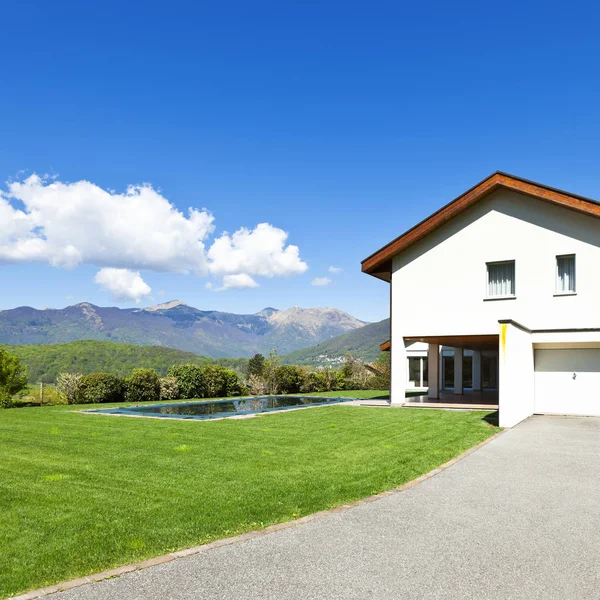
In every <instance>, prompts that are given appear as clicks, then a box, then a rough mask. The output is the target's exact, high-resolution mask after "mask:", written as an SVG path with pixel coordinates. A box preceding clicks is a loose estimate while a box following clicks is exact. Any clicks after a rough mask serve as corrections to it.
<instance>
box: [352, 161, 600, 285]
mask: <svg viewBox="0 0 600 600" xmlns="http://www.w3.org/2000/svg"><path fill="white" fill-rule="evenodd" d="M499 188H505V189H508V190H512V191H515V192H519V193H521V194H524V195H526V196H530V197H532V198H537V199H539V200H544V201H546V202H550V203H552V204H555V205H557V206H563V207H565V208H569V209H571V210H575V211H577V212H580V213H583V214H586V215H591V216H594V217H600V204H599V203H598V202H596V201H595V200H591V199H589V198H585V197H583V196H577V195H576V194H571V193H570V192H565V191H562V190H558V189H555V188H551V187H548V186H546V185H543V184H540V183H535V182H533V181H528V180H527V179H522V178H520V177H515V176H514V175H509V174H507V173H502V172H501V171H496V172H495V173H493V174H492V175H490V176H489V177H486V179H484V180H483V181H481V182H480V183H478V184H477V185H476V186H474V187H472V188H471V189H470V190H467V191H466V192H465V193H464V194H461V195H460V196H459V197H458V198H455V199H454V200H452V202H450V203H449V204H446V206H443V207H442V208H440V209H439V210H438V211H436V212H435V213H433V214H432V215H431V216H429V217H427V218H426V219H425V220H424V221H421V222H420V223H418V224H417V225H415V226H414V227H412V228H411V229H409V230H408V231H407V232H405V233H403V234H402V235H401V236H399V237H397V238H396V239H395V240H392V241H391V242H390V243H389V244H386V245H385V246H384V247H383V248H381V249H380V250H378V251H377V252H375V253H373V254H371V255H370V256H368V257H367V258H365V260H363V261H362V263H361V264H362V271H363V273H368V274H369V275H372V276H373V277H377V278H378V279H383V280H384V281H388V282H389V281H390V280H391V270H392V258H393V257H394V256H396V255H397V254H399V253H400V252H402V251H403V250H406V249H407V248H408V247H409V246H412V245H413V244H415V243H416V242H418V241H419V240H421V239H423V238H424V237H425V236H426V235H428V234H430V233H431V232H433V231H435V230H436V229H438V227H441V226H442V225H444V224H445V223H447V222H448V221H450V219H452V218H454V217H455V216H457V215H458V214H460V213H462V212H463V211H465V210H467V209H468V208H470V207H471V206H473V205H474V204H475V203H477V202H479V200H481V199H482V198H485V197H486V196H487V195H489V194H491V193H492V192H493V191H495V190H497V189H499Z"/></svg>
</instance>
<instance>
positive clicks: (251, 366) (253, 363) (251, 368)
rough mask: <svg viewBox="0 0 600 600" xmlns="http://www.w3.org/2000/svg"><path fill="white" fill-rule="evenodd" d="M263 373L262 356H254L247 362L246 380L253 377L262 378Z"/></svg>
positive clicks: (263, 361)
mask: <svg viewBox="0 0 600 600" xmlns="http://www.w3.org/2000/svg"><path fill="white" fill-rule="evenodd" d="M264 372H265V357H264V356H263V355H262V354H255V355H254V356H253V357H252V358H251V359H250V360H249V361H248V378H250V377H252V376H253V375H255V376H256V377H262V376H263V374H264Z"/></svg>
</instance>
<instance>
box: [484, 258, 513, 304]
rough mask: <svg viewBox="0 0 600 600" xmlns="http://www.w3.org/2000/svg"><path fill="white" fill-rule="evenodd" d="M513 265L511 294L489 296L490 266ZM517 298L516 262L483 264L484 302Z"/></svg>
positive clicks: (506, 261) (511, 260)
mask: <svg viewBox="0 0 600 600" xmlns="http://www.w3.org/2000/svg"><path fill="white" fill-rule="evenodd" d="M506 264H512V265H513V293H512V294H505V295H502V296H490V295H489V291H490V265H506ZM516 297H517V261H516V260H514V259H510V260H490V261H488V262H486V263H485V295H484V298H483V299H484V300H513V299H515V298H516Z"/></svg>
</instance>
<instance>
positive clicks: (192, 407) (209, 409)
mask: <svg viewBox="0 0 600 600" xmlns="http://www.w3.org/2000/svg"><path fill="white" fill-rule="evenodd" d="M352 400H356V398H328V397H324V396H253V397H251V398H235V399H233V398H229V399H226V400H211V401H207V402H181V403H174V404H150V405H148V406H140V405H137V406H124V407H119V408H102V409H96V410H86V411H84V412H90V413H97V414H98V413H99V414H107V415H123V416H130V417H131V416H137V417H160V418H167V419H168V418H171V419H173V418H175V419H197V420H203V419H222V418H225V417H234V416H236V415H251V414H257V413H264V412H270V411H276V410H290V409H293V408H302V407H304V406H324V405H327V404H340V403H342V402H350V401H352Z"/></svg>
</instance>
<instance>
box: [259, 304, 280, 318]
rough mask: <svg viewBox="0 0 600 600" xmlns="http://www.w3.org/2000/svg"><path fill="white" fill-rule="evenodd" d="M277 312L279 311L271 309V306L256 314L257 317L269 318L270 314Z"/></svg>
mask: <svg viewBox="0 0 600 600" xmlns="http://www.w3.org/2000/svg"><path fill="white" fill-rule="evenodd" d="M276 312H279V309H277V308H273V307H272V306H267V307H266V308H263V309H262V310H261V311H259V312H257V313H256V316H257V317H267V318H268V317H270V316H271V315H272V314H274V313H276Z"/></svg>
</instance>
